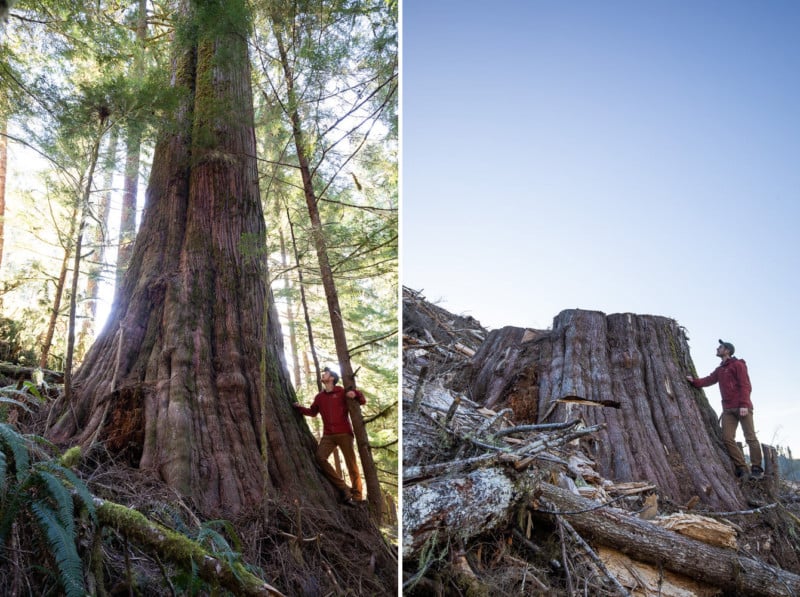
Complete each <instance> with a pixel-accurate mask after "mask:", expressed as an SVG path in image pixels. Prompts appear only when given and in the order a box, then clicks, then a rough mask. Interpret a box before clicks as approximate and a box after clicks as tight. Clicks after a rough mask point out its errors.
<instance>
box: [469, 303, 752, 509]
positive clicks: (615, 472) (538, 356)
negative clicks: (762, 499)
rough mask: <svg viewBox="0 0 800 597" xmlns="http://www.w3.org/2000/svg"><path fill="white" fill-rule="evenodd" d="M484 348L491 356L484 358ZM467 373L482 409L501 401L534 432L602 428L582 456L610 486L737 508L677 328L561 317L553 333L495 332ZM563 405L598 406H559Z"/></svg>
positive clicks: (626, 316)
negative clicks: (637, 486) (568, 423)
mask: <svg viewBox="0 0 800 597" xmlns="http://www.w3.org/2000/svg"><path fill="white" fill-rule="evenodd" d="M490 346H495V348H496V350H494V351H493V352H490V351H489V350H488V348H487V350H484V347H490ZM472 365H473V369H474V370H475V374H474V376H473V379H474V382H473V385H472V390H473V393H474V394H475V395H476V396H477V397H478V398H479V399H481V401H484V400H486V401H489V402H491V403H494V402H497V401H498V400H499V399H500V396H501V395H502V396H503V397H504V398H505V399H507V400H508V403H509V404H511V405H513V406H514V409H515V411H517V410H519V409H520V408H525V409H526V411H527V412H528V413H529V414H532V418H533V420H534V421H535V422H540V423H547V422H556V421H565V420H569V419H574V418H576V417H582V418H583V419H584V420H585V422H586V424H587V425H594V424H597V423H604V424H605V425H606V428H605V429H604V430H603V431H600V432H598V433H596V434H595V435H594V436H593V437H594V439H592V440H588V446H587V448H588V451H589V453H590V454H591V455H592V456H593V457H594V458H595V459H596V462H597V466H598V471H599V472H600V474H602V475H603V476H605V477H606V478H610V479H613V480H615V481H619V482H622V481H631V480H647V481H651V482H653V483H656V484H657V485H658V487H659V489H660V490H661V491H662V493H663V494H664V495H666V496H668V497H669V498H671V499H672V500H674V501H675V502H677V503H684V502H686V501H687V500H689V499H690V498H691V497H692V496H694V495H697V496H698V497H700V499H701V500H702V503H704V504H705V505H707V506H708V507H711V508H719V509H723V510H735V509H738V508H739V507H741V506H742V505H743V500H744V498H743V496H742V494H741V492H740V490H739V487H738V485H737V483H736V480H735V479H734V476H733V466H732V464H731V462H730V459H729V458H728V455H727V453H726V452H725V450H724V448H723V446H722V443H721V440H720V433H719V426H718V424H717V417H716V414H715V413H714V411H713V409H712V408H711V406H710V405H709V404H708V401H707V400H706V398H705V395H704V394H703V392H702V391H700V390H695V389H694V388H692V387H691V386H690V385H689V384H688V383H687V382H686V380H685V376H686V375H687V374H690V373H693V365H692V361H691V358H690V356H689V348H688V344H687V341H686V335H685V333H684V331H683V330H682V329H681V328H680V326H678V324H677V323H676V322H675V321H674V320H672V319H668V318H666V317H658V316H652V315H634V314H631V313H622V314H614V315H608V316H606V315H605V314H603V313H600V312H596V311H583V310H567V311H563V312H562V313H560V314H559V315H558V316H557V317H556V318H555V320H554V323H553V329H552V331H549V332H532V331H530V330H527V331H526V330H521V329H514V328H503V329H502V330H497V331H495V332H492V333H491V334H490V336H489V338H487V340H486V343H485V344H484V346H482V347H481V350H480V351H479V352H478V354H476V355H475V358H474V359H473V363H472ZM566 396H578V397H581V398H585V399H587V400H591V401H595V402H596V403H598V406H589V405H583V404H578V403H569V402H566V403H563V402H557V401H558V400H559V399H561V398H564V397H566ZM603 401H607V402H608V401H613V402H618V403H619V408H610V407H607V406H600V405H599V404H600V403H601V402H603Z"/></svg>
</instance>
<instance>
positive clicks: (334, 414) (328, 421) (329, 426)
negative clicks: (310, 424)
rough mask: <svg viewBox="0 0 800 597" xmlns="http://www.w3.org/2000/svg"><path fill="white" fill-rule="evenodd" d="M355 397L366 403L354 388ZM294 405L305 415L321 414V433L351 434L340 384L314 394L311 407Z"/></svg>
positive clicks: (345, 400)
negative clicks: (329, 389) (328, 390)
mask: <svg viewBox="0 0 800 597" xmlns="http://www.w3.org/2000/svg"><path fill="white" fill-rule="evenodd" d="M355 393H356V399H357V400H358V403H359V404H366V403H367V399H366V398H364V394H362V393H361V392H359V391H358V390H355ZM294 407H295V408H296V409H297V410H299V411H300V412H301V413H303V414H304V415H305V416H307V417H316V416H317V413H320V414H321V415H322V435H333V434H335V433H349V434H350V435H353V427H352V426H351V425H350V416H349V411H348V410H347V397H346V396H345V391H344V388H343V387H342V386H333V390H331V391H330V392H326V391H325V390H323V391H321V392H320V393H319V394H317V395H316V396H314V402H312V403H311V408H306V407H304V406H302V405H301V404H299V403H297V402H295V403H294Z"/></svg>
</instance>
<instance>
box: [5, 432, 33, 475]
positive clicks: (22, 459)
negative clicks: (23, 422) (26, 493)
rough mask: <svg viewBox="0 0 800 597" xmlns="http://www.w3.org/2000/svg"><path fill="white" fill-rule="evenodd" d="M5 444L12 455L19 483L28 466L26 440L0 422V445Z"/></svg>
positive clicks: (26, 472) (26, 473)
mask: <svg viewBox="0 0 800 597" xmlns="http://www.w3.org/2000/svg"><path fill="white" fill-rule="evenodd" d="M2 446H5V447H7V448H8V449H9V450H11V453H12V454H13V455H14V464H15V465H16V469H17V481H19V482H20V483H21V482H22V481H23V480H24V479H25V478H26V477H27V475H28V469H29V468H30V458H29V456H28V447H29V446H28V442H27V441H26V439H25V438H24V437H23V436H22V435H20V434H19V433H17V431H16V430H15V429H14V428H13V427H12V426H11V425H9V424H8V423H0V447H2Z"/></svg>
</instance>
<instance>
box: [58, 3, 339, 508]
mask: <svg viewBox="0 0 800 597" xmlns="http://www.w3.org/2000/svg"><path fill="white" fill-rule="evenodd" d="M180 14H181V18H182V23H181V26H180V28H179V30H178V32H177V33H176V36H175V42H174V65H175V66H174V74H173V80H174V84H175V86H176V88H177V89H178V90H179V92H180V94H181V101H180V105H179V106H178V107H177V109H176V110H175V111H174V118H173V121H172V122H169V123H166V124H165V125H164V127H163V130H162V131H161V135H160V140H159V142H158V144H157V146H156V149H155V154H154V159H153V168H152V171H151V175H150V181H149V186H148V190H147V195H146V206H145V214H144V217H143V220H142V225H141V229H140V231H139V234H138V236H137V240H136V243H135V247H134V252H133V255H132V259H131V263H130V266H129V269H128V271H127V273H126V275H125V277H124V280H123V282H122V287H121V288H120V290H119V292H118V293H117V297H116V299H115V303H114V305H113V307H112V313H111V315H110V317H109V321H108V323H107V325H106V327H105V329H104V330H103V332H102V334H101V335H100V337H99V338H98V340H97V341H96V342H95V344H94V346H93V347H92V348H91V349H90V351H89V353H88V354H87V356H86V359H85V361H84V363H83V365H82V366H81V368H80V370H79V371H78V372H77V373H76V376H75V381H74V383H75V396H76V399H75V401H74V403H73V404H69V405H65V406H64V409H63V412H62V415H61V417H60V419H59V420H58V422H57V424H56V425H55V426H54V428H53V429H52V431H51V436H52V437H53V438H54V439H55V440H57V441H59V442H61V443H74V442H78V443H81V444H90V443H91V442H93V441H101V442H103V443H104V445H105V447H106V448H107V449H109V450H110V451H112V452H115V453H121V452H124V453H125V454H127V455H128V457H129V458H130V459H131V460H132V461H133V462H134V463H135V464H137V465H138V466H140V467H141V468H143V469H148V470H152V471H154V472H155V473H157V474H158V475H160V477H161V478H163V480H164V481H166V482H167V483H168V484H169V485H170V486H172V487H174V488H175V489H176V490H178V491H179V492H180V493H182V494H183V495H186V496H190V497H192V498H193V499H194V500H196V503H197V504H198V505H199V507H200V508H201V509H202V510H203V511H205V512H207V513H216V512H221V513H227V514H230V513H235V512H238V511H240V510H242V509H244V508H248V507H250V506H253V505H255V504H258V503H259V502H260V501H261V500H262V499H263V498H264V497H265V492H274V491H277V490H284V491H287V492H290V493H293V494H294V495H300V494H302V495H304V496H305V497H306V498H307V499H311V500H316V501H318V502H320V503H325V502H326V500H329V501H332V499H333V498H332V494H331V493H329V492H325V491H324V490H323V488H324V484H320V483H319V473H318V472H317V471H316V469H315V466H314V463H313V459H312V457H311V453H312V450H311V449H310V445H311V442H312V439H311V437H310V435H309V434H308V432H307V431H305V430H304V429H303V428H302V427H301V426H299V425H298V424H297V421H296V419H295V417H294V415H293V414H292V412H291V407H290V394H291V389H290V387H289V384H288V381H287V374H286V371H285V365H284V363H283V360H282V356H281V353H282V343H281V336H280V332H279V329H278V327H277V320H276V317H275V311H274V308H273V307H272V305H271V303H270V293H269V290H268V287H267V283H266V282H267V272H266V261H265V254H264V247H265V225H264V218H263V213H262V208H261V202H260V198H259V190H258V179H257V175H256V167H255V141H254V133H253V108H252V96H251V87H250V73H249V62H248V56H247V35H248V23H249V19H248V12H247V7H246V3H245V2H244V1H243V0H235V1H233V2H226V3H221V2H216V1H212V0H205V1H195V2H184V3H182V5H181V10H180ZM301 445H304V446H306V448H309V449H303V450H298V449H294V448H295V447H297V446H301Z"/></svg>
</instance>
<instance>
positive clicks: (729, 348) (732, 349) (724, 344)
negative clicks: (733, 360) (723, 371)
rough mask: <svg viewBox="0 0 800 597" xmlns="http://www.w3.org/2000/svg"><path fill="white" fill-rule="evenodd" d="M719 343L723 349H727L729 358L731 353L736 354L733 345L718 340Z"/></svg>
mask: <svg viewBox="0 0 800 597" xmlns="http://www.w3.org/2000/svg"><path fill="white" fill-rule="evenodd" d="M719 343H720V344H722V345H723V346H724V347H725V348H727V349H728V352H729V353H730V355H731V356H733V353H734V352H736V349H735V348H734V347H733V344H731V343H730V342H723V341H722V340H720V341H719Z"/></svg>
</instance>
